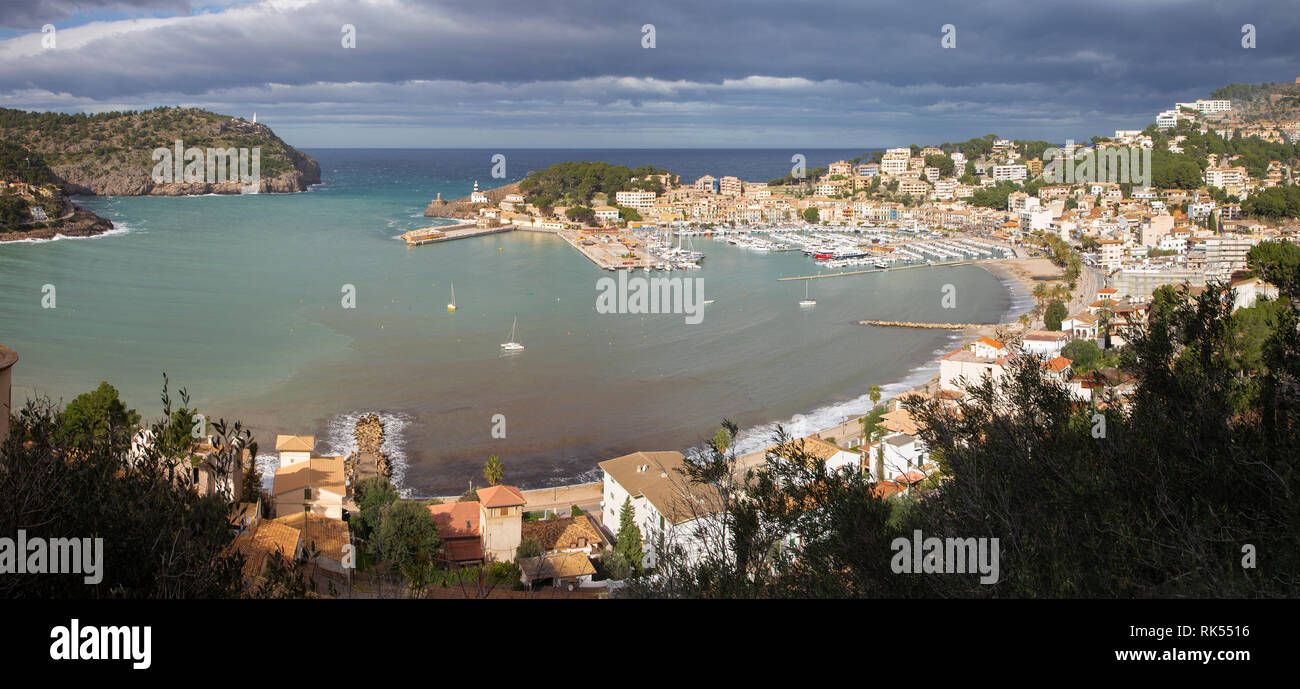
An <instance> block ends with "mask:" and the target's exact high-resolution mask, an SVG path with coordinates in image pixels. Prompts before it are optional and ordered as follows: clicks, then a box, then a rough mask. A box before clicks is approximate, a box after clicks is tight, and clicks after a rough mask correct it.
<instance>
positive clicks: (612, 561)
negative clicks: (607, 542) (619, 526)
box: [592, 550, 632, 581]
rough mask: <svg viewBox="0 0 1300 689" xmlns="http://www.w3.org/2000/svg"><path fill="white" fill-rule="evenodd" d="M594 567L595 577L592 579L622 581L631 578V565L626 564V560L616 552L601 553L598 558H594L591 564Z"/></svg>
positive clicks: (606, 551)
mask: <svg viewBox="0 0 1300 689" xmlns="http://www.w3.org/2000/svg"><path fill="white" fill-rule="evenodd" d="M592 564H594V565H595V567H596V576H595V577H593V579H595V580H597V581H599V580H601V579H612V580H614V581H622V580H624V579H627V578H628V577H630V576H632V565H630V564H628V561H627V558H625V557H623V554H622V553H620V552H618V551H617V550H605V551H602V552H601V554H600V556H599V557H597V558H594V561H593V563H592Z"/></svg>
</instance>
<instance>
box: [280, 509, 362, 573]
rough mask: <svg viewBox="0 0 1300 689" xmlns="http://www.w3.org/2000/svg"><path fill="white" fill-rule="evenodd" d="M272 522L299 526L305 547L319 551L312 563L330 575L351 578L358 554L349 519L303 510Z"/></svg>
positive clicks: (297, 527)
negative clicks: (353, 541) (353, 543)
mask: <svg viewBox="0 0 1300 689" xmlns="http://www.w3.org/2000/svg"><path fill="white" fill-rule="evenodd" d="M268 523H275V524H282V525H284V526H289V527H292V528H294V529H297V530H298V533H299V537H300V539H299V540H300V542H301V544H302V548H303V550H309V551H311V552H314V553H316V554H315V555H314V556H313V557H312V558H311V561H310V563H309V564H311V565H312V566H313V567H315V568H316V569H318V570H320V571H322V572H326V573H328V574H327V576H332V577H335V578H338V579H342V580H344V581H351V579H352V571H353V569H355V567H356V558H355V554H354V551H353V545H352V532H351V531H350V530H349V529H348V523H347V522H345V521H343V520H342V519H333V518H330V517H326V516H325V515H323V514H313V513H311V512H307V511H302V512H293V513H292V514H288V515H286V516H283V517H277V518H275V519H273V520H271V522H268Z"/></svg>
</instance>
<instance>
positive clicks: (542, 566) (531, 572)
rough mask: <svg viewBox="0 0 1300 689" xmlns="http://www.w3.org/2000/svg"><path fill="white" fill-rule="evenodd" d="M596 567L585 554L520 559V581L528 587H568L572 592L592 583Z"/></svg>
mask: <svg viewBox="0 0 1300 689" xmlns="http://www.w3.org/2000/svg"><path fill="white" fill-rule="evenodd" d="M595 573H596V567H595V566H594V565H592V564H591V560H590V559H589V558H588V557H587V556H586V555H585V554H583V553H579V552H572V553H550V554H547V555H542V556H540V557H524V558H520V559H519V579H520V581H522V582H523V583H524V584H525V585H526V586H528V587H530V588H531V587H533V586H546V585H550V586H555V587H561V586H564V587H568V589H569V590H570V591H572V590H573V589H575V588H577V587H579V586H582V585H584V584H587V583H590V582H591V577H592V575H594V574H595Z"/></svg>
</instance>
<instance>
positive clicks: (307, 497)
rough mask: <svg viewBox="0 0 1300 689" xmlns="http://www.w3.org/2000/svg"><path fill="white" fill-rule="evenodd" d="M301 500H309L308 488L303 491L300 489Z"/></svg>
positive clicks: (309, 491)
mask: <svg viewBox="0 0 1300 689" xmlns="http://www.w3.org/2000/svg"><path fill="white" fill-rule="evenodd" d="M302 499H303V500H311V489H310V488H303V489H302Z"/></svg>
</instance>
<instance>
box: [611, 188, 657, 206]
mask: <svg viewBox="0 0 1300 689" xmlns="http://www.w3.org/2000/svg"><path fill="white" fill-rule="evenodd" d="M614 202H615V203H617V204H618V205H620V206H627V207H628V208H636V209H642V208H650V207H651V206H654V205H655V193H654V192H653V191H642V190H635V191H619V192H615V193H614Z"/></svg>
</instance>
